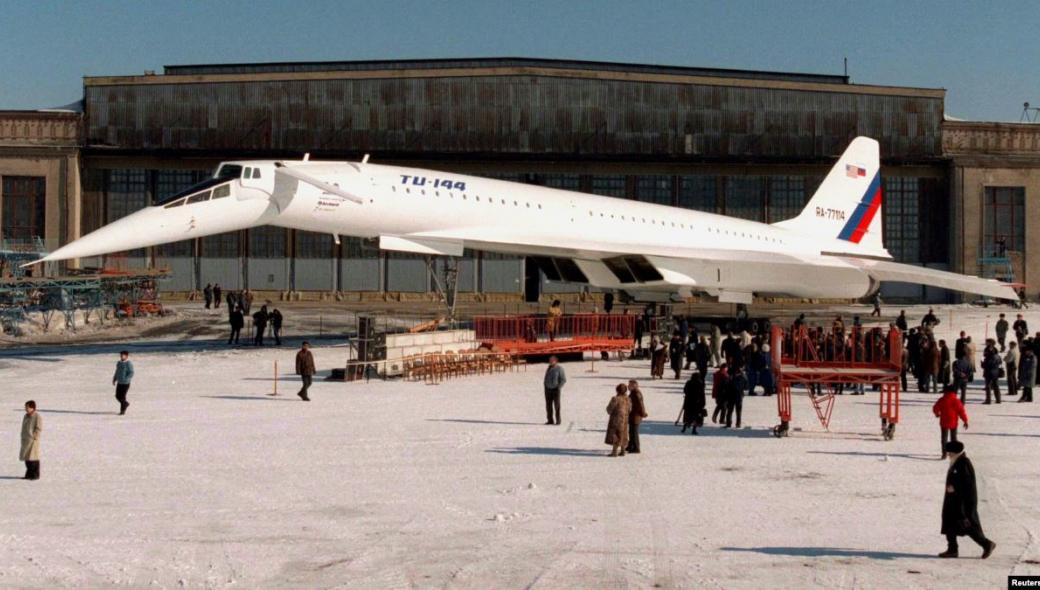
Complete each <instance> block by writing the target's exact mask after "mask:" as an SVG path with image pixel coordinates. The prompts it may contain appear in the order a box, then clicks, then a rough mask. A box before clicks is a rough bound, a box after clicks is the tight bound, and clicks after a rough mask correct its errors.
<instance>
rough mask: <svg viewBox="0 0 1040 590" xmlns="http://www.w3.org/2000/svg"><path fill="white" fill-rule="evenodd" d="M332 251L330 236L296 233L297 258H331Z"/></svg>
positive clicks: (304, 232)
mask: <svg viewBox="0 0 1040 590" xmlns="http://www.w3.org/2000/svg"><path fill="white" fill-rule="evenodd" d="M334 251H335V249H334V244H333V240H332V236H330V235H329V234H319V233H314V232H309V231H302V230H297V231H296V257H297V258H331V257H332V256H333V252H334Z"/></svg>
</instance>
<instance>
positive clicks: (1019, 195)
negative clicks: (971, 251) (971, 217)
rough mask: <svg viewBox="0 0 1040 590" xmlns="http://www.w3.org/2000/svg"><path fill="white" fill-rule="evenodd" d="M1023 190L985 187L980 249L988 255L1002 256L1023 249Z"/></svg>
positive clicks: (1024, 194) (1024, 223) (1024, 227)
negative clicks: (981, 247)
mask: <svg viewBox="0 0 1040 590" xmlns="http://www.w3.org/2000/svg"><path fill="white" fill-rule="evenodd" d="M1025 200H1026V189H1025V188H1024V187H1020V186H1012V187H998V186H987V187H986V196H985V200H984V201H983V206H984V208H985V219H984V221H983V223H984V230H983V248H984V249H985V253H986V255H988V256H1001V257H1003V256H1005V255H1006V254H1007V252H1008V251H1012V252H1022V251H1023V250H1024V249H1025V233H1026V221H1025Z"/></svg>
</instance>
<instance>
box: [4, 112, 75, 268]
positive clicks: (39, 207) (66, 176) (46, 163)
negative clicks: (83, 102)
mask: <svg viewBox="0 0 1040 590" xmlns="http://www.w3.org/2000/svg"><path fill="white" fill-rule="evenodd" d="M81 123H82V117H81V115H80V114H78V113H73V112H67V111H50V112H46V111H0V240H2V241H3V246H4V247H8V248H23V247H29V246H33V242H35V241H37V240H38V241H40V242H41V243H42V245H43V246H44V247H46V248H48V249H53V248H56V247H58V246H59V245H61V244H64V243H67V242H69V241H71V240H74V239H76V238H78V237H79V236H80V233H79V232H80V218H81V211H80V206H81V204H82V200H81V198H80V192H79V190H80V159H79V153H80V145H81V136H80V133H81V130H82V125H81Z"/></svg>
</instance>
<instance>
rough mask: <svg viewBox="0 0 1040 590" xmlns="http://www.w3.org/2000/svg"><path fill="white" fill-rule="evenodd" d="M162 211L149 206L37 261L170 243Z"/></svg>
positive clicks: (64, 258)
mask: <svg viewBox="0 0 1040 590" xmlns="http://www.w3.org/2000/svg"><path fill="white" fill-rule="evenodd" d="M161 212H162V209H161V208H157V207H148V208H145V209H141V210H140V211H135V212H134V213H131V214H130V215H127V216H126V217H123V218H122V219H118V220H116V221H113V222H112V223H110V224H108V225H106V226H104V227H101V228H98V229H96V230H94V231H92V232H90V233H89V234H87V235H85V236H83V237H82V238H80V239H78V240H76V241H74V242H72V243H69V244H66V245H64V246H62V247H61V248H58V249H57V250H55V251H54V252H51V253H50V254H48V255H46V256H44V257H43V258H41V259H40V260H39V261H38V262H48V261H51V260H69V259H71V258H84V257H88V256H98V255H101V254H109V253H112V252H123V251H126V250H133V249H135V248H144V247H146V246H154V245H156V244H162V243H163V242H167V241H170V239H169V236H167V235H166V234H168V233H169V232H167V231H163V230H164V229H165V228H164V227H163V225H164V224H163V222H162V219H161V217H162V214H161Z"/></svg>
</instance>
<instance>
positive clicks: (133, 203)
mask: <svg viewBox="0 0 1040 590" xmlns="http://www.w3.org/2000/svg"><path fill="white" fill-rule="evenodd" d="M107 189H108V190H107V192H108V216H107V217H108V219H107V222H109V223H111V222H113V221H115V220H117V219H120V218H122V217H126V216H127V215H130V214H131V213H133V212H134V211H137V210H138V209H143V208H144V207H147V206H148V203H149V201H150V200H151V199H149V195H148V173H147V171H146V170H109V171H108V186H107ZM182 196H183V195H182Z"/></svg>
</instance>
